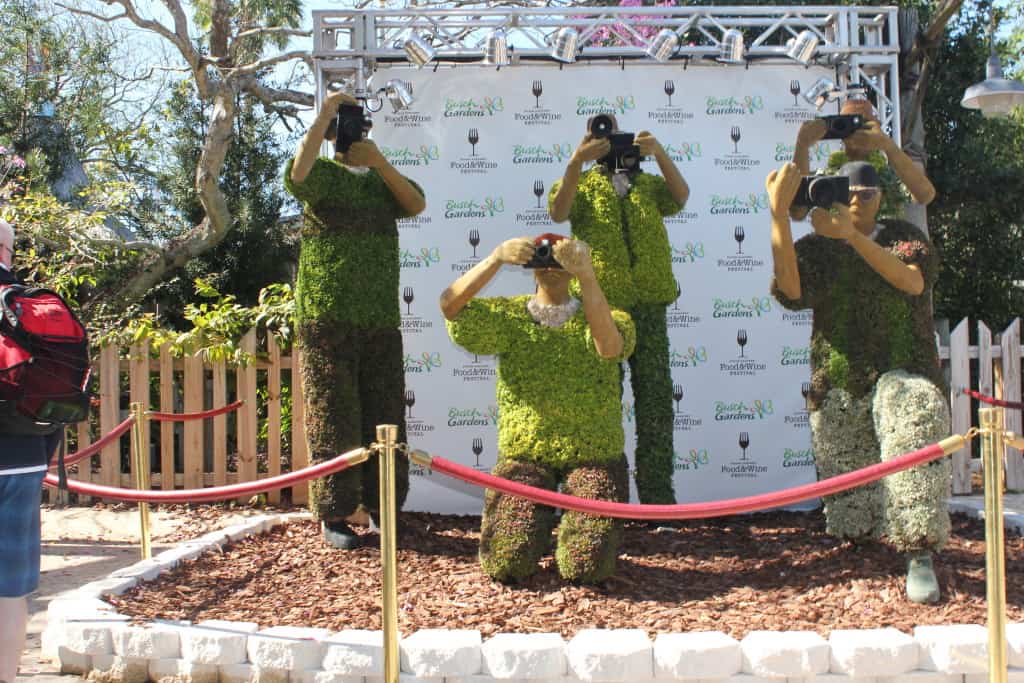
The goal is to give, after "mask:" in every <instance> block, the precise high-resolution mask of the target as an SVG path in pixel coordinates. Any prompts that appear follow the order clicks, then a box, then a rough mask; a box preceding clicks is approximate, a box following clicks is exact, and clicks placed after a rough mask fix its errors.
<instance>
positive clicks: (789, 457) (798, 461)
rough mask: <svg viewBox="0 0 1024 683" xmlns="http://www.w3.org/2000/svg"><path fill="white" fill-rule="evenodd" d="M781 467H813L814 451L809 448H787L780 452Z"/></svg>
mask: <svg viewBox="0 0 1024 683" xmlns="http://www.w3.org/2000/svg"><path fill="white" fill-rule="evenodd" d="M782 466H783V467H814V451H812V450H811V449H810V448H801V449H794V448H787V449H786V450H784V451H783V452H782Z"/></svg>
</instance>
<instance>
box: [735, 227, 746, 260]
mask: <svg viewBox="0 0 1024 683" xmlns="http://www.w3.org/2000/svg"><path fill="white" fill-rule="evenodd" d="M732 237H733V239H734V240H736V248H737V249H738V251H737V252H736V253H737V254H742V253H743V238H744V237H746V233H745V232H744V230H743V226H742V225H737V226H736V228H735V229H734V230H733V231H732Z"/></svg>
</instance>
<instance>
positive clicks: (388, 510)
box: [377, 425, 399, 683]
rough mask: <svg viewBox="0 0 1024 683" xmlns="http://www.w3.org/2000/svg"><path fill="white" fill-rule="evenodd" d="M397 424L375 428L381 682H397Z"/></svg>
mask: <svg viewBox="0 0 1024 683" xmlns="http://www.w3.org/2000/svg"><path fill="white" fill-rule="evenodd" d="M397 440H398V426H397V425H377V446H378V457H379V458H380V563H381V569H382V573H383V580H382V582H381V583H382V585H381V591H382V592H383V595H382V598H383V599H382V601H381V602H382V604H381V610H382V613H381V626H382V630H383V631H384V683H398V672H399V663H398V550H397V544H396V541H395V536H396V533H397V529H396V526H397V525H396V517H397V515H398V506H397V505H396V501H395V450H396V446H397V444H396V443H395V442H396V441H397Z"/></svg>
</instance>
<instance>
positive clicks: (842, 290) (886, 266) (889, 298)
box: [768, 162, 950, 602]
mask: <svg viewBox="0 0 1024 683" xmlns="http://www.w3.org/2000/svg"><path fill="white" fill-rule="evenodd" d="M839 172H840V174H841V175H845V176H847V177H849V179H850V195H851V198H850V207H849V208H847V207H845V206H842V205H838V204H837V205H835V207H834V215H833V214H830V213H829V212H827V211H824V210H821V209H818V210H815V211H813V212H812V214H811V220H812V223H813V225H814V229H815V234H811V235H808V236H806V237H803V238H801V239H800V240H799V241H797V242H796V244H795V245H794V244H793V240H792V233H791V232H790V224H789V209H790V204H791V202H792V200H793V197H794V195H795V193H796V187H797V185H798V184H799V182H800V175H801V174H800V172H799V170H798V168H797V167H796V166H795V165H794V164H787V165H786V166H785V167H783V169H782V170H781V171H779V172H773V173H772V174H771V175H770V176H769V178H768V190H769V195H770V198H771V203H772V253H773V257H774V260H775V279H774V280H773V282H772V294H773V295H774V296H775V298H776V299H778V301H779V303H781V304H782V305H783V306H784V307H786V308H789V309H792V310H799V309H806V308H810V309H812V310H813V311H814V325H813V329H812V334H811V390H810V393H809V394H808V407H809V410H810V413H811V417H810V420H811V437H812V441H813V445H814V455H815V461H816V463H817V466H818V475H819V477H821V478H828V477H833V476H836V475H838V474H843V473H846V472H850V471H852V470H855V469H860V468H862V467H866V466H868V465H872V464H875V463H877V462H878V461H879V459H881V460H888V459H890V458H893V457H895V456H897V455H901V454H902V453H905V452H908V451H913V450H916V449H918V448H922V447H924V446H926V445H928V444H932V443H936V442H937V441H940V440H941V439H943V438H945V437H947V436H948V435H949V429H950V418H949V407H948V405H947V403H946V399H945V394H944V392H943V389H942V386H943V380H942V375H941V373H940V370H939V358H938V352H937V350H936V347H935V339H934V332H933V326H932V312H931V304H930V302H929V300H928V292H930V291H931V288H932V286H933V285H934V284H935V280H936V277H937V275H938V266H939V264H938V257H937V255H936V253H935V248H934V247H933V246H932V243H931V242H930V241H929V239H928V237H927V236H926V235H925V234H924V233H923V232H921V231H920V230H918V229H917V228H916V227H914V226H913V225H911V224H910V223H907V222H905V221H899V220H886V221H884V223H878V222H876V217H877V215H878V210H879V205H880V204H881V201H882V191H881V183H880V181H879V177H878V173H877V171H876V170H875V169H874V167H873V166H872V165H871V164H869V163H867V162H851V163H848V164H846V165H845V166H843V167H841V168H840V169H839ZM949 476H950V468H949V461H948V460H946V459H942V460H938V461H935V462H933V463H931V464H929V465H925V466H922V467H916V468H914V469H912V470H906V471H903V472H900V473H898V474H895V475H892V476H889V477H886V478H885V479H884V480H882V482H880V483H878V484H874V485H869V486H863V487H859V488H856V489H852V490H850V491H846V492H843V493H839V494H836V495H833V496H828V497H826V498H825V515H826V518H827V523H828V530H829V532H830V533H832V534H835V535H836V536H839V537H840V538H850V539H858V538H865V537H882V536H884V537H886V538H887V539H888V541H889V543H891V544H892V545H893V546H894V547H896V548H897V549H899V550H901V551H903V552H906V553H908V554H909V555H910V561H909V564H908V575H907V594H908V596H909V597H910V599H911V600H913V601H915V602H932V601H934V600H937V599H938V598H939V587H938V582H937V580H936V579H935V574H934V571H933V569H932V565H931V551H936V550H939V549H941V548H942V547H943V546H944V545H945V543H946V541H947V539H948V536H949V528H950V524H949V514H948V512H947V511H946V506H945V502H944V501H945V497H946V487H947V485H948V482H949Z"/></svg>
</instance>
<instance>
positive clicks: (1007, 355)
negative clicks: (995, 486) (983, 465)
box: [999, 318, 1024, 491]
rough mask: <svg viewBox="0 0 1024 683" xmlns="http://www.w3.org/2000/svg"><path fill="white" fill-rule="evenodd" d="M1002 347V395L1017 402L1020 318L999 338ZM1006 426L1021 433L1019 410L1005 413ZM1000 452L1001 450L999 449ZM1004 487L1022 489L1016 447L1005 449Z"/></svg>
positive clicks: (1022, 464) (1022, 468) (1023, 467)
mask: <svg viewBox="0 0 1024 683" xmlns="http://www.w3.org/2000/svg"><path fill="white" fill-rule="evenodd" d="M999 344H1000V346H1001V347H1002V349H1001V351H1002V358H1001V359H1000V360H1001V365H1002V366H1003V386H1004V390H1003V392H1004V393H1003V396H1002V398H1003V399H1004V400H1006V401H1013V402H1019V401H1020V398H1021V390H1020V381H1021V380H1020V318H1016V319H1014V321H1013V322H1012V323H1010V326H1009V327H1007V328H1006V329H1005V330H1004V331H1003V334H1002V336H1001V337H1000V339H999ZM1006 428H1007V429H1008V430H1010V431H1011V432H1016V433H1018V434H1019V433H1021V431H1022V429H1024V425H1022V421H1021V414H1020V411H1019V410H1010V411H1007V413H1006ZM1000 453H1002V451H1000ZM1006 488H1007V489H1009V490H1010V491H1020V490H1022V489H1024V459H1022V458H1021V452H1020V451H1019V450H1017V449H1016V448H1007V449H1006Z"/></svg>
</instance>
